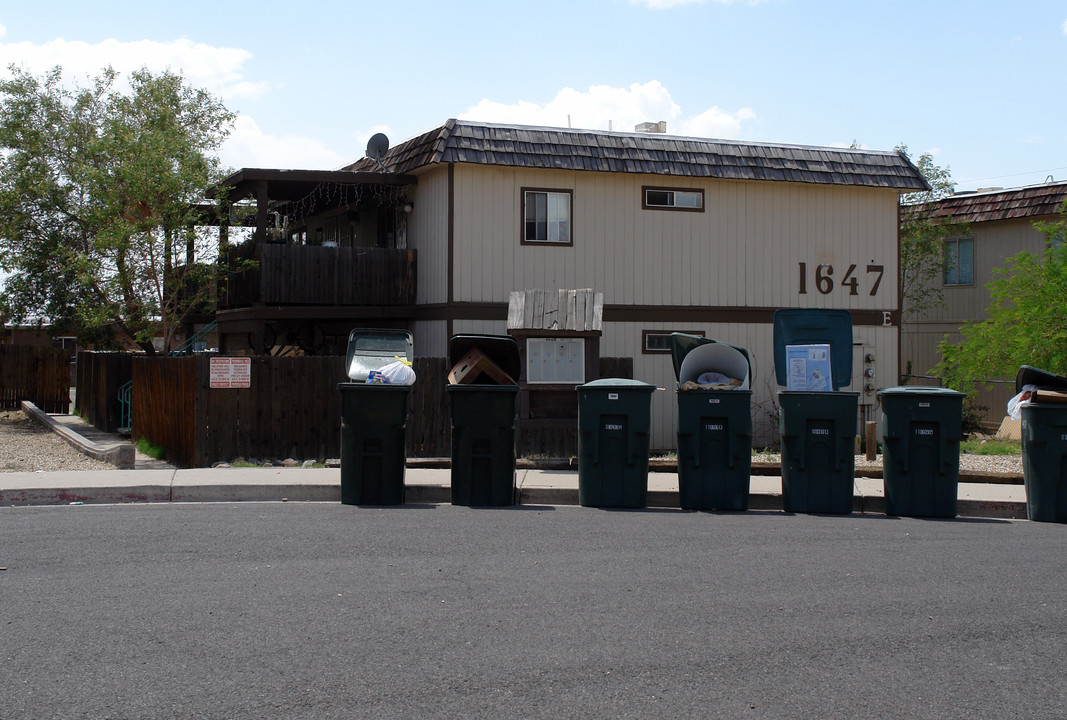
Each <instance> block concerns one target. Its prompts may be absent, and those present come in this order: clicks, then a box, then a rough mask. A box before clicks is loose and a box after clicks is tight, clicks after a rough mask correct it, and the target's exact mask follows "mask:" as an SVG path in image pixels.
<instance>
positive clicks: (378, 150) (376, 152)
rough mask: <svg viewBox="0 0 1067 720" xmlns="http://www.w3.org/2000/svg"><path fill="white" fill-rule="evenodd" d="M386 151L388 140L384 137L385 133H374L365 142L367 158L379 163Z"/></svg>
mask: <svg viewBox="0 0 1067 720" xmlns="http://www.w3.org/2000/svg"><path fill="white" fill-rule="evenodd" d="M387 150H389V138H387V137H386V136H385V133H375V134H374V135H373V136H371V139H370V140H368V141H367V157H369V158H371V159H372V160H379V161H380V160H381V159H382V158H383V157H385V153H386V151H387Z"/></svg>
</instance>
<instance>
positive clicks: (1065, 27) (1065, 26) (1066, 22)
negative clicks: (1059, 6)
mask: <svg viewBox="0 0 1067 720" xmlns="http://www.w3.org/2000/svg"><path fill="white" fill-rule="evenodd" d="M1063 34H1064V35H1067V20H1064V21H1063Z"/></svg>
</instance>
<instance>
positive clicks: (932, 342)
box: [900, 216, 1057, 422]
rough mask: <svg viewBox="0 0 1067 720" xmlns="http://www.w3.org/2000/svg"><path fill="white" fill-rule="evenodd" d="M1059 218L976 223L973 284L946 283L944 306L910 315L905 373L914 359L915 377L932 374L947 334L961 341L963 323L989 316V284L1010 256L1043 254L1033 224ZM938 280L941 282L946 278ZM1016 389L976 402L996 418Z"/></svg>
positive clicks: (997, 390) (999, 389)
mask: <svg viewBox="0 0 1067 720" xmlns="http://www.w3.org/2000/svg"><path fill="white" fill-rule="evenodd" d="M1056 219H1057V218H1056V217H1055V216H1047V217H1043V218H1026V219H1023V220H1002V221H995V222H986V223H975V224H972V225H971V227H970V235H971V237H973V238H974V284H973V285H967V286H947V287H944V300H945V302H944V305H943V306H942V307H940V308H932V309H931V310H930V311H928V312H927V313H926V314H925V315H924V316H923V317H917V316H910V317H908V318H906V319H905V322H904V324H903V325H902V328H901V356H900V368H901V372H902V373H903V372H905V371H906V369H907V364H908V362H909V361H910V362H911V365H912V373H913V374H914V375H933V374H934V372H933V368H934V367H935V366H936V365H937V364H938V363H939V362H940V361H941V352H940V350H939V349H938V345H939V343H940V342H941V341H942V340H943V339H945V338H946V336H947V337H948V339H949V341H950V342H958V341H959V339H960V334H959V328H960V326H961V325H963V324H964V323H966V322H968V321H975V320H982V319H984V318H985V316H986V309H987V308H988V307H989V302H990V296H989V290H988V289H987V288H986V285H987V284H988V283H989V282H990V281H991V280H992V279H993V273H994V271H995V270H996V269H997V268H1003V267H1004V266H1005V262H1006V260H1007V259H1008V258H1009V257H1011V256H1013V255H1015V254H1017V253H1019V252H1020V251H1023V250H1026V251H1029V252H1033V253H1040V252H1042V251H1043V250H1044V248H1045V242H1046V239H1045V236H1044V235H1043V234H1041V233H1039V232H1038V231H1037V230H1035V229H1034V227H1033V225H1034V223H1035V222H1037V221H1041V220H1045V221H1053V220H1056ZM934 282H937V283H938V284H940V283H941V279H940V278H938V279H936V280H935V281H934ZM1008 379H1009V380H1010V379H1012V378H1008ZM930 382H936V381H934V380H930ZM1013 388H1014V385H1013V384H1011V383H1008V384H1007V385H1004V384H998V385H996V386H995V387H994V388H992V389H990V390H987V391H985V392H983V394H982V395H980V396H979V397H978V398H976V399H975V401H974V403H975V404H976V405H980V406H983V407H985V408H986V410H985V411H984V412H983V413H982V415H983V417H984V418H985V419H986V420H988V421H990V422H997V421H999V420H1000V419H1001V418H1003V416H1004V410H1005V405H1006V402H1007V399H1008V398H1010V397H1011V395H1013V394H1014V391H1013Z"/></svg>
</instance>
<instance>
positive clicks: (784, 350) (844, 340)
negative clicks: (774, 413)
mask: <svg viewBox="0 0 1067 720" xmlns="http://www.w3.org/2000/svg"><path fill="white" fill-rule="evenodd" d="M774 371H775V376H776V379H777V382H778V384H779V385H783V386H785V387H786V389H785V390H782V391H779V393H778V405H779V417H778V421H779V430H780V434H781V445H782V506H783V508H784V509H785V511H786V512H800V513H838V514H847V513H850V512H852V503H853V485H854V482H855V477H854V476H855V470H856V457H855V444H856V423H857V418H858V412H859V393H857V392H847V391H842V390H840V388H842V387H846V386H847V385H849V384H850V383H851V382H852V316H851V315H850V314H849V312H848V311H847V310H822V309H814V308H811V309H809V308H802V309H789V310H778V311H777V312H775V314H774Z"/></svg>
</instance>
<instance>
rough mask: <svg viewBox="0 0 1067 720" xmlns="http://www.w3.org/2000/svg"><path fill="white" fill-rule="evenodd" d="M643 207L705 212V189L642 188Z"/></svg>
mask: <svg viewBox="0 0 1067 720" xmlns="http://www.w3.org/2000/svg"><path fill="white" fill-rule="evenodd" d="M641 194H642V197H641V207H643V208H644V209H646V210H688V211H691V212H704V191H703V190H693V189H687V188H664V187H648V186H645V187H643V188H641Z"/></svg>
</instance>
